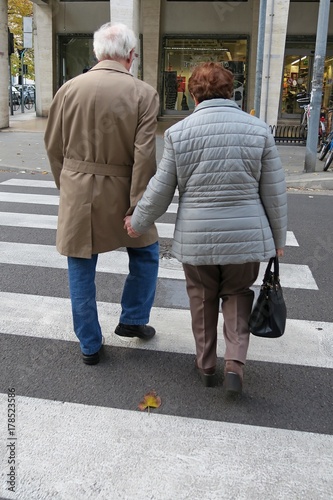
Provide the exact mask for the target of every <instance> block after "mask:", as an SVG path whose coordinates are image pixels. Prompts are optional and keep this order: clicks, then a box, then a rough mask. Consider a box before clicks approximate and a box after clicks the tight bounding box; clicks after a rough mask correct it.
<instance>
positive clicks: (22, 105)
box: [20, 49, 25, 113]
mask: <svg viewBox="0 0 333 500" xmlns="http://www.w3.org/2000/svg"><path fill="white" fill-rule="evenodd" d="M24 52H25V49H23V50H22V52H21V54H20V59H21V70H20V71H21V112H22V113H24V102H23V100H24V99H23V95H24V93H23V58H24Z"/></svg>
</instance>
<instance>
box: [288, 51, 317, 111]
mask: <svg viewBox="0 0 333 500" xmlns="http://www.w3.org/2000/svg"><path fill="white" fill-rule="evenodd" d="M312 59H313V57H312V56H310V55H304V53H303V54H299V53H297V52H295V53H293V54H291V55H285V59H284V70H283V87H282V108H281V113H282V116H283V117H290V118H295V117H300V116H301V114H302V112H303V110H302V108H300V106H299V103H298V102H297V96H298V95H299V94H306V93H308V92H310V87H311V76H312V75H311V73H312Z"/></svg>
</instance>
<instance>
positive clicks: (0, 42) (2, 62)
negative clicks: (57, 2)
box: [0, 0, 9, 129]
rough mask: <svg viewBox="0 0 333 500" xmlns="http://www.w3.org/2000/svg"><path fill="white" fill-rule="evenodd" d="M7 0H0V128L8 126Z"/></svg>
mask: <svg viewBox="0 0 333 500" xmlns="http://www.w3.org/2000/svg"><path fill="white" fill-rule="evenodd" d="M7 28H8V2H7V0H0V129H1V128H7V127H9V106H8V103H9V94H8V85H9V68H8V34H7V33H8V30H7Z"/></svg>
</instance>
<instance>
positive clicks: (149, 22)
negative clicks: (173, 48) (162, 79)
mask: <svg viewBox="0 0 333 500" xmlns="http://www.w3.org/2000/svg"><path fill="white" fill-rule="evenodd" d="M160 17H161V0H142V2H141V30H142V41H143V54H142V61H143V80H144V81H145V82H147V83H149V85H151V86H152V87H154V88H155V89H156V90H157V86H158V71H159V45H160Z"/></svg>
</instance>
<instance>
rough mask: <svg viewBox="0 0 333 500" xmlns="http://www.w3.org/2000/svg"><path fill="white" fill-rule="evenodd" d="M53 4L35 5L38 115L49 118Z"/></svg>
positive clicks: (51, 80) (51, 89)
mask: <svg viewBox="0 0 333 500" xmlns="http://www.w3.org/2000/svg"><path fill="white" fill-rule="evenodd" d="M52 5H53V3H52V2H50V4H49V5H48V4H45V3H41V4H36V3H34V6H33V7H34V10H33V16H34V17H33V19H34V27H33V30H34V54H35V82H36V115H37V116H47V115H48V112H49V109H50V105H51V102H52V99H53V57H54V53H53V29H52V19H53V9H52Z"/></svg>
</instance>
